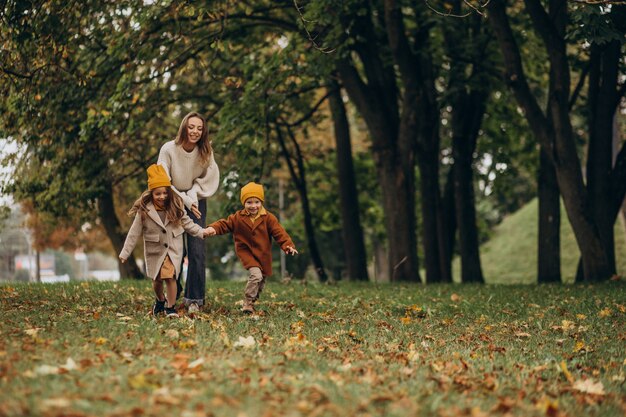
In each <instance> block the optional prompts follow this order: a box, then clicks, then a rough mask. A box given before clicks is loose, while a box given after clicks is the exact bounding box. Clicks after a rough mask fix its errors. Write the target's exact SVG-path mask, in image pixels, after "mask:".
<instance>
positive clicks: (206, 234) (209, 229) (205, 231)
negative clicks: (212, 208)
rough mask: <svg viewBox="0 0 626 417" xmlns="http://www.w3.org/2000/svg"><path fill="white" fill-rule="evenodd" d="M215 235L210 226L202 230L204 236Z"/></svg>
mask: <svg viewBox="0 0 626 417" xmlns="http://www.w3.org/2000/svg"><path fill="white" fill-rule="evenodd" d="M216 234H217V232H216V231H215V229H214V228H212V227H211V226H209V227H207V228H206V229H204V235H205V236H215V235H216Z"/></svg>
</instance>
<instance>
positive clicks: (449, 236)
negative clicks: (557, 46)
mask: <svg viewBox="0 0 626 417" xmlns="http://www.w3.org/2000/svg"><path fill="white" fill-rule="evenodd" d="M441 203H442V210H443V214H442V215H443V222H444V224H445V225H446V236H445V238H444V239H445V242H444V244H445V247H446V254H447V255H448V262H449V263H450V270H451V271H452V259H454V243H455V237H456V231H457V230H456V229H457V224H456V207H455V202H454V166H450V169H449V170H448V175H446V183H445V185H444V189H443V197H442V201H441ZM451 277H452V275H451Z"/></svg>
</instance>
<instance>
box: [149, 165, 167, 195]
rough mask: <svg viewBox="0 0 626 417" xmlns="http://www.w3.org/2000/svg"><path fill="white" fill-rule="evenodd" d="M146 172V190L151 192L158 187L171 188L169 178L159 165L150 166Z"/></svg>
mask: <svg viewBox="0 0 626 417" xmlns="http://www.w3.org/2000/svg"><path fill="white" fill-rule="evenodd" d="M146 171H147V172H148V190H150V191H152V190H154V189H155V188H159V187H171V186H172V183H171V182H170V177H168V176H167V172H165V168H163V167H162V166H161V165H157V164H152V165H150V166H149V167H148V169H147V170H146Z"/></svg>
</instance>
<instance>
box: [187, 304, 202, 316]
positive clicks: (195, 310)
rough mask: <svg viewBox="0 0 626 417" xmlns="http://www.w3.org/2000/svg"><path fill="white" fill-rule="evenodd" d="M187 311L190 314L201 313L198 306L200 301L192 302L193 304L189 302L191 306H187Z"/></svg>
mask: <svg viewBox="0 0 626 417" xmlns="http://www.w3.org/2000/svg"><path fill="white" fill-rule="evenodd" d="M187 312H188V313H189V314H193V313H199V312H200V307H199V306H198V303H191V304H189V307H187Z"/></svg>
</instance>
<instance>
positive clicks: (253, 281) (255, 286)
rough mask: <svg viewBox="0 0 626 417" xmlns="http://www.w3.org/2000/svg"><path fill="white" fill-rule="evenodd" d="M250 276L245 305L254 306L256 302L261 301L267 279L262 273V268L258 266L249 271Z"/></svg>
mask: <svg viewBox="0 0 626 417" xmlns="http://www.w3.org/2000/svg"><path fill="white" fill-rule="evenodd" d="M248 274H249V275H248V283H247V284H246V289H245V291H244V294H245V297H246V298H245V300H244V304H254V302H255V301H256V300H258V299H259V295H261V291H263V287H265V277H264V276H263V273H262V272H261V268H259V267H256V266H253V267H252V268H250V269H248Z"/></svg>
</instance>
